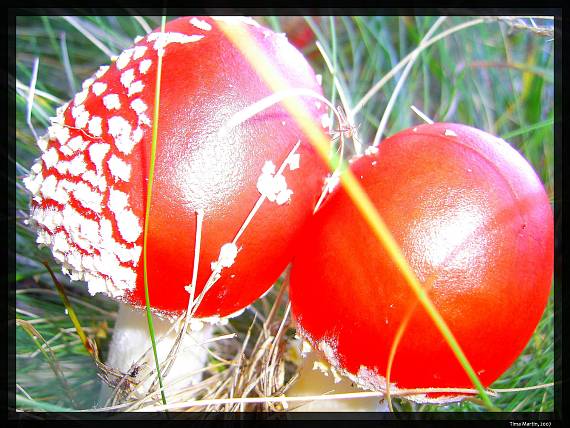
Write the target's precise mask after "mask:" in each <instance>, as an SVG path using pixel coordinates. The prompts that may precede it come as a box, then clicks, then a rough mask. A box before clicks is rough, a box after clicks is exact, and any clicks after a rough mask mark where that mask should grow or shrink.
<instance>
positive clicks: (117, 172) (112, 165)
mask: <svg viewBox="0 0 570 428" xmlns="http://www.w3.org/2000/svg"><path fill="white" fill-rule="evenodd" d="M107 165H108V166H109V170H110V171H111V174H112V175H113V177H115V180H123V181H124V182H128V181H129V180H130V179H131V166H130V165H129V164H128V163H126V162H125V161H124V160H122V159H120V158H119V157H118V156H116V155H114V154H113V155H111V158H110V159H109V160H108V161H107Z"/></svg>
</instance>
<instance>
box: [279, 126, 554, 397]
mask: <svg viewBox="0 0 570 428" xmlns="http://www.w3.org/2000/svg"><path fill="white" fill-rule="evenodd" d="M351 170H352V172H353V173H354V175H355V176H356V177H357V179H359V180H360V184H361V185H362V186H363V188H364V190H365V191H366V192H367V193H368V195H369V197H370V198H371V200H372V202H373V204H374V205H375V206H376V208H377V210H378V212H379V214H380V215H381V217H382V218H383V220H384V222H385V223H386V225H387V227H388V228H389V230H390V231H391V233H392V235H393V236H394V238H395V240H396V242H397V243H398V245H399V246H400V248H401V250H402V253H403V255H404V256H405V258H406V259H407V261H408V263H409V265H410V267H411V268H412V270H413V271H414V272H415V275H416V276H417V278H418V279H419V280H420V281H421V282H422V283H423V285H424V287H426V288H427V291H428V295H429V297H430V298H431V300H432V301H433V303H434V305H435V307H436V308H437V310H438V311H439V313H440V314H441V315H442V317H443V318H444V320H445V321H446V323H447V324H448V326H449V328H450V329H451V331H452V332H453V334H454V335H455V337H456V339H457V341H458V343H459V345H460V346H461V347H462V349H463V351H464V353H465V355H466V357H467V359H468V360H469V362H470V364H471V365H472V367H473V369H474V371H475V372H476V374H477V375H478V377H479V379H480V380H481V382H482V384H483V385H484V386H488V385H490V384H491V383H492V382H493V381H494V380H496V379H497V378H498V377H499V376H500V375H501V374H502V373H503V372H504V371H505V370H506V369H507V368H508V367H509V366H510V365H511V364H512V363H513V362H514V360H515V359H516V358H517V356H518V355H519V354H520V352H521V351H522V350H523V348H524V346H525V345H526V343H527V342H528V340H529V338H530V337H531V335H532V333H533V331H534V329H535V328H536V326H537V324H538V321H539V319H540V317H541V315H542V313H543V311H544V309H545V306H546V303H547V300H548V296H549V292H550V287H551V280H552V272H553V217H552V210H551V207H550V203H549V200H548V197H547V195H546V192H545V190H544V188H543V186H542V184H541V182H540V180H539V178H538V177H537V176H536V174H535V172H534V171H533V169H532V167H531V166H530V165H529V164H528V163H527V162H526V160H525V159H524V158H523V157H522V156H521V155H520V154H519V153H518V152H516V151H515V150H514V149H513V148H511V147H510V146H509V145H508V144H507V143H506V142H505V141H504V140H501V139H499V138H496V137H494V136H491V135H489V134H488V133H485V132H483V131H480V130H477V129H475V128H472V127H468V126H464V125H458V124H448V123H435V124H429V125H422V126H418V127H416V128H413V129H408V130H405V131H402V132H400V133H397V134H395V135H394V136H392V137H390V138H388V139H386V140H385V141H383V142H382V144H380V146H379V147H377V148H376V147H373V148H371V150H368V151H367V154H366V155H365V156H362V157H361V158H359V159H357V160H356V161H355V162H353V163H352V164H351ZM305 231H306V233H305V234H304V235H303V242H302V243H301V244H300V245H299V249H300V251H299V252H298V254H296V256H295V258H294V261H293V266H292V270H291V281H290V299H291V305H292V312H293V314H294V315H295V317H296V320H297V323H298V326H299V333H300V334H301V335H302V336H303V337H304V338H305V339H307V340H308V341H309V342H310V344H311V345H312V347H313V348H315V349H318V350H320V351H321V352H322V354H323V355H324V357H325V358H326V359H327V360H328V362H329V363H330V364H331V365H332V366H333V367H334V368H335V369H336V370H337V371H339V372H341V373H342V374H344V375H347V376H348V377H349V378H350V379H352V380H353V381H354V382H355V383H356V384H357V385H358V386H360V387H361V388H363V389H369V390H375V391H381V392H384V391H385V389H386V372H387V366H388V362H389V355H390V350H391V347H392V345H393V344H394V340H395V336H396V333H397V331H398V329H399V328H400V326H401V324H402V322H403V320H404V319H406V318H407V315H411V316H410V318H408V319H409V323H408V324H407V327H406V329H405V331H404V333H403V336H402V337H401V340H400V342H399V344H398V346H397V348H396V352H395V357H394V360H393V365H392V368H391V374H390V390H391V391H392V392H396V391H398V389H410V388H432V387H436V388H472V387H473V385H472V382H471V380H470V379H469V377H468V376H467V374H466V373H465V372H464V369H463V368H462V366H461V365H460V363H459V362H458V361H457V359H456V357H455V356H454V354H453V353H452V351H451V349H450V347H449V345H448V344H447V343H446V342H445V340H444V339H443V337H442V335H441V334H440V332H439V330H438V329H437V328H436V327H435V325H434V323H433V322H432V320H431V318H430V317H429V316H428V315H427V312H426V311H425V310H424V309H423V308H422V307H421V305H419V304H418V303H417V299H416V297H415V295H414V293H413V292H412V290H411V288H410V287H409V286H408V285H407V284H406V282H405V280H404V278H403V276H402V274H401V272H400V271H399V270H398V269H397V267H396V265H395V263H394V262H393V261H392V260H391V258H390V257H389V256H388V253H387V251H386V250H385V249H384V247H383V246H382V245H381V244H380V243H379V241H378V240H377V238H376V237H375V236H374V235H373V234H372V233H371V231H370V229H369V226H368V225H367V224H366V223H365V221H364V220H363V218H362V216H361V214H360V213H359V212H358V211H357V208H356V207H355V206H354V204H353V203H352V202H351V200H350V198H349V196H348V195H347V193H346V192H345V190H344V189H343V188H341V187H339V188H337V189H336V190H335V192H334V193H333V194H332V195H331V196H330V197H329V198H328V200H326V201H325V203H324V204H323V205H322V207H321V209H320V210H319V211H317V213H316V214H315V216H314V218H313V219H312V220H311V221H310V222H309V223H308V224H307V226H306V228H305ZM315 302H319V304H318V305H315ZM409 398H411V399H413V400H415V401H418V402H426V401H431V402H448V401H453V400H458V399H461V397H458V396H457V394H453V393H443V392H441V391H440V392H439V393H434V392H430V393H428V394H418V395H415V396H413V397H409Z"/></svg>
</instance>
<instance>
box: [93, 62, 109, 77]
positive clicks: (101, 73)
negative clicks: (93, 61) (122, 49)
mask: <svg viewBox="0 0 570 428" xmlns="http://www.w3.org/2000/svg"><path fill="white" fill-rule="evenodd" d="M107 70H109V66H108V65H102V66H101V67H99V69H98V70H97V71H96V72H95V76H96V77H97V78H98V79H100V78H101V77H103V76H104V75H105V73H106V72H107Z"/></svg>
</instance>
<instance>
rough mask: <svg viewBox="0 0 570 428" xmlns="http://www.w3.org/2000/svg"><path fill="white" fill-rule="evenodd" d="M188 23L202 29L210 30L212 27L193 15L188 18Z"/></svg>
mask: <svg viewBox="0 0 570 428" xmlns="http://www.w3.org/2000/svg"><path fill="white" fill-rule="evenodd" d="M190 24H192V25H193V26H194V27H196V28H198V29H200V30H203V31H210V30H211V29H212V26H211V25H210V24H209V23H207V22H206V21H203V20H201V19H199V18H196V17H195V16H194V17H193V18H192V19H190Z"/></svg>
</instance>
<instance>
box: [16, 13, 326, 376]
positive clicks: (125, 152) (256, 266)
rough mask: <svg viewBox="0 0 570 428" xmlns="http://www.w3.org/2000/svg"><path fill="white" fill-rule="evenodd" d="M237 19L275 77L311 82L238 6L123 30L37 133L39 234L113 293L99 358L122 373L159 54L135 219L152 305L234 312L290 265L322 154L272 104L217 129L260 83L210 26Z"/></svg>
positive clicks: (129, 359)
mask: <svg viewBox="0 0 570 428" xmlns="http://www.w3.org/2000/svg"><path fill="white" fill-rule="evenodd" d="M236 26H240V27H241V28H244V27H245V28H246V29H247V31H248V32H249V33H250V34H251V35H252V36H253V38H254V40H255V42H256V43H257V45H258V47H259V49H260V50H261V52H262V53H263V55H265V56H266V57H267V58H269V60H271V61H272V63H273V65H274V67H275V69H276V70H277V71H278V73H279V74H280V76H276V77H279V78H281V79H284V81H285V82H286V83H287V84H288V85H289V86H290V87H291V88H304V89H308V90H311V91H313V92H315V93H318V94H321V93H322V91H321V88H320V84H319V83H318V80H317V78H316V76H315V74H314V72H313V70H312V69H311V67H310V66H309V64H308V63H307V62H306V60H305V59H304V58H303V56H302V55H301V54H300V53H299V52H298V51H297V50H296V49H295V48H294V47H293V46H292V45H290V44H289V43H288V42H287V39H286V37H284V36H283V35H280V34H276V33H273V32H272V31H270V30H268V29H266V28H263V27H261V26H259V25H258V24H257V23H256V22H255V21H254V20H252V19H249V18H242V17H183V18H178V19H175V20H173V21H171V22H169V23H168V24H166V26H165V30H164V32H162V31H161V30H159V29H157V30H155V31H154V32H152V33H150V34H148V35H146V36H145V37H141V38H137V39H136V40H135V45H134V46H132V47H131V48H129V49H126V50H125V51H123V52H122V53H121V54H120V55H119V56H118V57H117V58H116V60H115V61H114V63H113V64H112V65H110V66H103V67H101V68H100V69H99V70H98V71H97V72H96V73H95V75H94V76H93V77H92V78H89V79H87V80H86V81H85V82H84V83H83V90H82V91H81V92H79V93H78V94H76V95H75V97H74V98H73V100H71V101H70V102H69V103H68V104H66V105H64V106H62V107H61V108H60V109H58V112H57V117H56V118H54V119H53V120H52V125H51V126H50V127H49V131H48V133H47V134H46V135H45V136H44V137H42V138H40V140H39V141H38V145H39V147H40V149H41V150H42V152H43V154H42V156H41V158H40V159H38V161H37V162H36V163H35V164H34V165H33V167H32V170H31V173H30V175H29V176H28V177H27V178H26V179H25V184H26V187H27V188H28V189H29V191H30V192H31V193H32V196H33V197H32V202H31V219H32V222H33V223H34V224H35V225H36V226H37V229H38V238H37V242H38V244H41V245H44V246H48V247H50V248H51V250H52V253H53V255H54V257H55V258H56V259H57V260H58V261H59V262H60V263H62V265H63V268H62V269H63V271H64V272H65V273H67V274H69V275H70V277H71V279H72V280H85V281H86V282H87V284H88V287H89V292H90V293H91V294H96V293H104V294H106V295H108V296H110V297H113V298H115V299H118V300H119V301H120V302H121V304H122V305H121V309H120V311H119V320H118V321H117V325H116V328H115V331H114V335H113V342H112V344H111V350H110V357H109V361H110V362H111V363H112V364H116V366H115V368H118V369H119V370H121V371H122V372H126V371H127V370H128V369H129V367H130V366H131V365H132V364H133V361H135V360H136V359H137V358H138V357H139V356H140V354H141V352H142V349H140V348H139V347H138V346H136V345H135V344H134V342H133V341H136V340H137V339H135V338H136V337H139V338H140V340H141V342H140V343H145V344H147V345H148V343H149V342H148V334H147V324H146V319H145V318H144V311H142V308H144V307H145V289H144V275H143V265H144V263H143V260H142V256H141V253H142V250H143V244H144V243H143V230H144V226H145V204H146V197H147V186H148V171H149V166H150V153H151V141H152V130H153V122H152V120H151V117H152V116H153V111H154V104H155V102H154V100H155V88H156V78H157V64H158V62H159V57H162V69H161V70H162V80H161V92H160V108H159V116H158V124H156V125H157V126H158V138H157V143H156V144H157V145H156V147H157V151H156V160H155V169H154V182H153V188H152V195H151V203H150V211H149V216H148V218H146V221H147V222H148V237H147V242H146V246H147V260H148V264H147V270H148V293H149V300H150V303H151V305H152V311H153V313H154V314H155V315H158V316H159V317H160V318H161V319H167V318H173V317H175V316H179V315H181V314H183V313H185V311H186V310H187V309H188V307H189V299H190V296H192V298H194V299H195V302H193V303H195V305H194V306H193V311H192V312H193V316H194V317H195V318H198V319H200V320H212V319H220V318H222V319H223V318H224V317H229V316H232V314H235V313H236V312H238V311H241V310H243V309H244V308H245V307H246V306H248V305H249V304H250V303H251V302H252V301H254V300H255V299H257V298H258V297H259V296H261V295H262V294H263V293H264V292H266V291H267V290H268V289H269V287H270V286H271V284H272V283H273V282H274V281H275V280H276V279H277V277H278V276H279V275H280V273H281V272H282V271H283V269H284V268H285V266H286V265H287V263H288V262H289V261H290V259H291V257H292V252H293V247H294V242H295V240H296V239H297V238H298V236H299V232H300V229H301V226H302V225H303V223H304V222H305V220H306V219H307V218H308V217H309V216H310V215H311V214H312V210H313V207H314V204H315V202H316V200H317V198H318V194H319V193H320V190H321V187H322V177H323V176H324V175H325V173H326V165H325V164H324V163H323V162H322V161H321V160H320V159H319V157H318V155H317V154H316V152H315V151H314V150H313V149H312V147H311V145H310V143H309V142H308V140H307V137H306V136H305V135H304V134H303V132H302V131H301V130H300V128H299V127H298V126H297V125H296V123H295V121H294V120H293V118H292V116H290V115H289V114H288V113H287V111H286V109H285V108H284V107H282V106H281V105H279V104H277V105H273V106H271V107H270V108H268V109H266V110H265V111H262V112H261V113H258V114H257V115H255V116H254V117H252V118H249V119H248V120H245V121H243V122H242V123H238V124H237V125H235V126H234V127H231V128H230V129H227V126H226V125H227V122H228V120H229V119H230V118H232V117H233V115H235V114H236V113H237V112H240V111H241V110H242V109H244V108H246V107H247V106H249V105H251V104H253V103H255V102H257V101H259V100H260V99H263V98H264V97H267V96H269V95H270V94H271V91H270V90H269V89H268V88H267V86H266V85H265V84H264V83H263V81H262V80H261V78H260V77H259V76H258V75H257V74H256V73H255V71H254V69H253V67H252V66H251V65H250V64H249V63H248V62H247V60H246V59H245V58H244V57H243V56H242V55H241V54H240V51H239V50H238V48H237V47H236V46H235V45H233V44H232V42H230V40H229V39H228V37H226V35H225V34H224V31H226V32H228V31H232V28H235V27H236ZM222 29H223V30H224V31H222ZM303 102H304V101H303ZM305 108H306V109H307V111H308V112H309V114H310V115H311V116H312V117H313V118H314V119H315V121H317V122H318V123H321V122H322V117H326V111H325V105H324V104H317V103H314V102H308V101H306V105H305ZM221 129H225V131H224V132H223V133H222V132H220V130H221ZM195 261H196V263H195ZM124 305H130V306H132V307H133V308H134V310H130V309H128V308H127V307H125V306H124ZM132 317H135V318H138V320H132V319H131V318H132ZM156 322H161V321H160V320H158V319H156ZM122 326H125V327H126V329H124V330H123V331H121V327H122ZM165 334H166V333H165ZM137 335H138V336H137ZM165 342H166V343H171V341H170V342H169V341H168V340H165ZM191 342H192V341H191ZM198 342H200V340H198ZM185 343H187V344H188V346H192V345H194V346H197V345H196V344H193V343H188V342H185ZM198 345H199V343H198ZM159 346H160V344H159ZM146 347H148V346H146ZM159 354H160V350H159ZM202 355H206V353H205V352H202ZM151 359H152V357H151ZM194 359H196V358H194ZM202 363H203V361H202ZM202 363H200V362H199V363H198V364H197V365H198V366H200V365H201V364H202ZM150 365H151V366H152V363H150ZM188 366H189V367H192V368H195V365H192V364H188Z"/></svg>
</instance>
